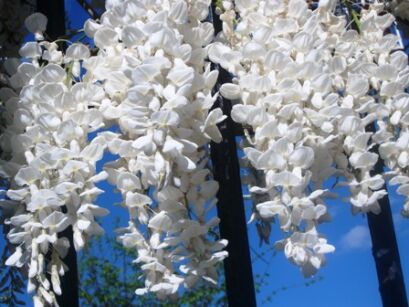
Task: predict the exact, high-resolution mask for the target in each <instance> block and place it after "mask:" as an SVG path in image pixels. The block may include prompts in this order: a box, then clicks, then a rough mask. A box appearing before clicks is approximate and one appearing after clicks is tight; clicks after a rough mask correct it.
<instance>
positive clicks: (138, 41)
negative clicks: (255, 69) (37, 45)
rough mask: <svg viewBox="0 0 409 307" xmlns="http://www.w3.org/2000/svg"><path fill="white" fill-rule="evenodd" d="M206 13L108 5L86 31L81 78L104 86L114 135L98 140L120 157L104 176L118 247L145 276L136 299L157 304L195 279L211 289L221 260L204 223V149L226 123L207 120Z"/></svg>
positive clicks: (189, 7)
mask: <svg viewBox="0 0 409 307" xmlns="http://www.w3.org/2000/svg"><path fill="white" fill-rule="evenodd" d="M209 4H210V1H207V0H205V1H180V0H179V1H138V2H136V1H111V2H110V3H109V5H108V6H107V11H106V12H105V13H104V14H103V16H102V18H101V22H100V23H96V22H94V21H92V20H89V21H88V22H87V23H86V24H85V31H86V33H87V34H88V35H90V36H91V37H93V39H94V41H95V44H96V46H97V47H98V48H99V53H98V55H97V56H96V57H94V58H90V59H88V60H86V61H85V65H84V66H85V68H86V69H87V73H86V75H85V77H84V78H85V79H86V80H90V81H91V82H97V81H103V83H102V84H103V88H104V90H105V92H106V94H107V97H106V98H105V99H104V100H103V101H102V103H101V106H100V111H101V112H102V114H103V116H104V118H105V120H106V121H107V122H111V123H113V124H115V125H118V127H119V132H118V133H114V132H105V133H104V134H103V135H104V137H105V139H106V143H107V144H108V149H109V151H110V152H111V153H113V154H115V155H118V156H119V159H118V160H116V161H114V162H111V163H107V164H106V165H105V170H106V171H107V173H108V174H109V177H108V180H109V182H110V183H112V184H114V185H115V186H116V187H117V189H118V190H119V191H120V192H121V194H122V196H123V199H124V203H123V206H124V207H125V208H127V209H128V211H129V216H130V220H129V225H128V227H126V228H123V229H120V230H119V240H120V241H121V242H122V244H123V245H124V246H126V247H129V248H136V249H137V250H138V255H139V257H138V258H137V259H136V260H135V262H136V263H141V264H142V269H143V270H144V272H145V277H146V279H145V288H142V289H138V290H137V294H144V293H146V292H147V291H151V292H155V293H156V294H157V296H158V297H159V298H164V297H166V296H175V295H177V292H178V290H179V288H180V286H181V285H184V286H185V287H186V288H191V287H192V286H193V285H195V284H196V282H197V281H199V280H200V279H202V278H203V279H205V280H208V281H210V282H213V283H217V272H216V266H215V264H216V263H217V262H220V261H221V260H223V259H224V258H225V257H226V255H227V252H226V251H221V249H222V248H223V247H225V245H226V242H225V240H221V241H216V242H215V241H214V240H213V239H212V238H210V237H209V230H210V229H212V228H213V227H214V226H217V224H218V219H217V218H213V219H211V220H207V219H206V215H207V213H208V212H209V211H210V210H211V209H212V207H213V206H214V205H215V203H216V199H215V194H216V192H217V190H218V184H217V182H216V181H214V180H212V179H211V174H210V173H209V170H208V169H207V159H208V157H207V153H208V143H209V141H210V140H213V141H216V142H219V141H221V134H220V132H219V130H218V128H217V126H216V125H217V124H218V123H219V122H221V121H223V120H224V119H225V116H224V115H223V113H222V111H221V109H213V110H211V111H210V109H211V107H212V105H213V103H214V101H215V99H216V97H217V96H216V95H212V88H213V86H214V84H215V82H216V80H217V76H218V72H217V71H211V70H210V63H209V62H206V61H205V58H206V56H207V54H206V49H204V47H205V46H206V45H208V44H209V43H210V42H211V40H212V38H213V26H212V24H211V23H209V22H202V21H203V20H204V19H205V18H206V17H207V14H208V7H209ZM141 229H146V230H145V231H142V230H141Z"/></svg>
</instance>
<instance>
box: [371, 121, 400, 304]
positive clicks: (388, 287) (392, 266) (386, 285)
mask: <svg viewBox="0 0 409 307" xmlns="http://www.w3.org/2000/svg"><path fill="white" fill-rule="evenodd" d="M368 130H369V131H371V132H374V131H375V127H374V125H371V126H370V127H369V128H368ZM373 152H375V153H379V152H378V146H375V147H374V148H373ZM383 168H384V164H383V161H382V159H381V158H380V157H379V159H378V162H377V163H376V165H375V168H374V170H373V171H372V172H371V175H376V174H382V173H383ZM384 189H386V187H385V186H384ZM379 205H380V207H381V213H379V214H373V213H371V212H370V213H368V214H367V216H368V226H369V231H370V233H371V240H372V255H373V257H374V260H375V265H376V272H377V275H378V282H379V292H380V294H381V298H382V304H383V307H408V299H407V295H406V290H405V281H404V278H403V272H402V266H401V263H400V256H399V248H398V243H397V241H396V234H395V228H394V225H393V219H392V211H391V206H390V203H389V198H388V195H385V196H384V197H383V198H382V199H381V200H379Z"/></svg>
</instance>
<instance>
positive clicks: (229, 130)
mask: <svg viewBox="0 0 409 307" xmlns="http://www.w3.org/2000/svg"><path fill="white" fill-rule="evenodd" d="M214 2H215V1H213V4H212V13H213V24H214V28H215V33H218V32H219V31H220V30H221V21H220V19H219V16H217V15H216V14H215V3H214ZM226 82H231V77H230V76H229V74H228V73H227V72H226V71H225V70H223V69H222V68H221V67H219V78H218V82H217V84H218V86H220V85H222V84H223V83H226ZM214 107H220V108H221V109H222V110H223V113H224V114H225V115H227V116H228V118H227V119H226V120H225V121H224V122H223V123H222V124H221V125H220V126H219V128H220V132H221V134H222V136H223V140H222V142H221V143H219V144H216V143H214V142H212V143H211V146H210V149H211V159H212V163H213V171H214V178H215V180H217V181H218V182H219V192H218V194H217V197H218V205H217V211H218V216H219V218H220V226H219V227H220V235H221V236H222V238H225V239H227V240H228V241H229V244H228V245H227V248H226V249H227V251H228V252H229V256H228V257H227V258H226V260H225V261H224V272H225V276H226V291H227V300H228V303H229V306H231V307H236V306H243V307H253V306H256V295H255V290H254V280H253V272H252V267H251V258H250V250H249V241H248V235H247V224H246V217H245V209H244V201H243V194H242V190H241V180H240V166H239V161H238V157H237V148H236V141H235V135H236V133H235V130H237V129H236V127H237V125H236V124H235V123H234V122H233V121H232V119H231V118H230V112H231V108H232V105H231V102H230V101H229V100H226V99H223V98H222V97H221V96H219V98H218V100H217V101H216V102H215V105H214Z"/></svg>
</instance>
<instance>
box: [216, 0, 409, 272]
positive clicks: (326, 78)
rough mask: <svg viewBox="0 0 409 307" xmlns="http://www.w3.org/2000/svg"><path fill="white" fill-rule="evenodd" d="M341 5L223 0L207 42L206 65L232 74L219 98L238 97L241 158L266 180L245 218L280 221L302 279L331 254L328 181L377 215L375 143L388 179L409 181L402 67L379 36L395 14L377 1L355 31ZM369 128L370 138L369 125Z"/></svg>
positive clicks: (356, 208) (389, 40)
mask: <svg viewBox="0 0 409 307" xmlns="http://www.w3.org/2000/svg"><path fill="white" fill-rule="evenodd" d="M339 5H342V3H338V2H337V1H320V2H319V4H318V8H317V9H315V10H313V9H311V8H310V7H309V6H308V4H307V3H306V2H305V1H303V0H290V1H279V2H276V1H248V0H238V1H234V2H232V1H223V2H222V7H221V8H219V9H220V11H221V12H222V14H221V16H220V17H221V19H222V20H223V33H221V34H220V35H219V37H218V42H215V43H214V44H212V45H211V46H210V47H209V57H210V59H211V60H212V61H215V62H217V63H219V64H220V65H221V66H222V67H223V68H224V69H226V70H227V71H228V72H230V73H231V74H232V75H233V76H234V79H233V83H229V84H224V85H223V86H222V87H221V89H220V92H221V94H222V95H223V96H224V97H225V98H227V99H231V100H234V101H237V103H236V104H235V105H234V107H233V110H232V118H233V120H234V121H236V122H238V123H240V124H242V125H243V126H244V128H245V132H246V136H247V141H248V143H249V144H251V146H250V147H245V148H244V152H245V155H246V158H247V159H248V160H249V162H250V164H251V166H252V167H254V168H255V169H257V170H259V171H262V172H263V173H264V175H265V185H264V186H257V185H253V186H252V187H251V188H250V192H251V193H253V194H262V195H267V196H268V201H263V202H261V203H259V204H257V206H256V210H255V212H254V214H253V218H258V219H261V220H263V221H267V222H268V221H271V220H272V219H273V218H278V219H279V221H280V225H281V229H282V230H283V231H285V232H286V233H288V237H287V238H286V239H284V240H283V241H280V242H277V246H278V247H281V248H283V249H284V252H285V255H286V256H287V258H289V259H290V260H291V261H292V262H293V263H295V264H297V265H299V266H300V267H301V269H302V271H303V273H304V275H306V276H310V275H312V274H314V273H315V272H316V271H317V270H318V269H319V268H320V267H321V266H322V265H323V264H324V262H325V257H324V255H325V254H326V253H328V252H332V251H333V250H334V247H333V246H332V245H329V244H327V241H326V240H325V239H324V238H323V237H322V235H320V234H319V233H318V231H317V228H316V227H317V225H318V224H320V223H321V222H323V221H326V220H328V218H329V215H328V212H327V208H326V206H325V203H324V200H325V198H326V197H328V196H333V195H332V194H329V193H328V191H326V190H325V189H323V183H324V181H326V180H327V179H329V178H330V177H332V176H337V177H342V178H344V181H343V182H341V183H340V185H346V186H348V187H349V189H350V192H351V194H350V196H349V198H348V202H349V203H350V204H351V205H352V210H353V212H354V213H357V212H364V213H366V212H374V213H379V211H380V206H379V204H378V200H379V199H381V198H382V197H383V196H384V195H385V194H386V191H385V189H384V178H383V177H382V176H381V175H372V173H371V171H372V170H373V169H374V167H375V164H376V163H377V161H378V159H379V157H378V154H377V153H375V152H373V151H372V150H371V149H372V148H373V147H374V146H376V145H377V144H382V146H381V148H383V150H381V152H382V158H385V159H388V160H389V161H390V162H388V166H389V167H391V168H393V169H394V170H395V171H396V173H398V174H399V176H398V177H395V178H394V179H393V181H392V182H391V183H395V182H396V183H404V184H407V183H408V182H409V180H408V179H407V177H406V175H404V174H405V167H406V166H407V165H406V156H407V153H406V151H407V146H408V143H407V142H405V140H406V139H408V137H407V136H406V134H405V130H404V128H402V125H404V124H403V122H404V119H405V116H404V115H405V114H407V111H406V109H405V107H406V104H405V102H406V101H407V97H409V96H408V95H407V94H406V93H404V89H405V88H406V87H407V85H408V78H407V74H408V71H409V68H408V65H407V57H406V55H405V54H404V53H403V52H402V51H398V50H397V48H398V44H397V37H396V36H394V35H392V34H387V35H385V34H384V33H385V31H386V29H388V27H389V26H390V25H391V24H392V22H393V21H394V19H393V16H392V15H390V14H383V11H384V5H383V4H380V3H378V4H376V3H375V4H371V5H367V8H366V9H365V8H363V9H362V10H361V12H360V14H361V17H360V24H359V25H358V26H359V27H360V28H358V29H352V28H351V27H350V24H351V21H350V20H349V19H348V16H344V15H336V14H335V9H336V8H337V6H339ZM341 9H342V8H341ZM341 11H342V10H341ZM395 112H397V114H396V115H394V116H393V114H394V113H395ZM376 121H377V123H378V125H379V129H378V131H377V132H376V133H374V132H373V131H371V129H368V127H373V125H374V123H375V122H376ZM405 127H406V126H405ZM397 135H398V136H399V137H398V138H397ZM386 141H388V142H387V143H385V142H386ZM386 147H387V148H388V149H386ZM397 161H400V162H397ZM408 161H409V160H408ZM408 186H409V185H408ZM406 190H408V191H409V189H407V188H406V185H402V186H401V187H400V188H399V190H398V192H400V193H401V194H405V193H406ZM405 195H407V193H406V194H405ZM405 209H407V204H406V205H405Z"/></svg>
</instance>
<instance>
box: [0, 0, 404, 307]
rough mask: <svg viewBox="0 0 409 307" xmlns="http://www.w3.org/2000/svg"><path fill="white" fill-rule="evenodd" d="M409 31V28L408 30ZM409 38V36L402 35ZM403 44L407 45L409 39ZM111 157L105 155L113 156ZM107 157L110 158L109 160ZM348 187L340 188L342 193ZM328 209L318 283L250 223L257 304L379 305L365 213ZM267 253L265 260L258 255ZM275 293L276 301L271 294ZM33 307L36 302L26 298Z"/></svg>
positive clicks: (122, 213)
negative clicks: (331, 248)
mask: <svg viewBox="0 0 409 307" xmlns="http://www.w3.org/2000/svg"><path fill="white" fill-rule="evenodd" d="M65 2H66V10H67V12H68V16H69V17H70V21H71V26H72V28H74V29H79V28H81V27H82V25H83V22H84V21H85V20H86V18H87V15H86V13H85V11H84V10H83V9H82V8H81V7H80V6H79V5H78V4H77V2H76V1H74V0H66V1H65ZM404 30H405V32H407V33H408V34H409V31H407V28H406V29H404ZM403 36H406V37H409V35H403ZM404 44H405V45H406V46H408V44H409V40H408V39H405V40H404ZM112 158H113V157H111V156H109V157H106V158H105V159H108V160H109V159H112ZM105 161H106V160H105ZM100 187H102V188H103V189H105V190H106V193H105V194H103V195H102V196H101V197H100V199H99V203H100V204H101V205H102V206H103V207H106V208H108V209H109V210H110V211H111V215H109V216H108V217H105V218H104V219H103V227H104V228H105V229H106V231H107V232H108V233H111V234H113V226H112V225H113V224H114V221H115V220H116V218H117V217H119V218H120V220H121V224H122V225H126V223H127V222H126V221H127V212H126V210H124V209H122V208H120V207H117V206H114V205H113V204H114V203H117V202H120V200H121V197H120V195H119V194H118V193H114V191H113V189H112V187H111V186H110V185H109V184H107V183H102V184H101V185H100ZM393 191H394V189H392V193H390V200H391V206H392V211H393V214H394V222H395V229H396V235H397V239H398V244H399V249H400V255H401V262H402V265H403V271H404V275H405V276H406V280H405V282H406V290H407V293H409V287H408V286H409V261H408V259H409V220H407V219H406V220H405V219H403V218H402V217H401V216H400V214H399V212H400V210H401V208H402V202H403V198H402V197H400V196H398V195H397V194H396V193H394V192H393ZM345 193H346V192H345V191H342V190H340V194H341V195H345ZM246 208H247V212H246V214H247V218H248V219H249V216H250V214H251V204H250V203H249V202H248V203H246ZM328 208H329V211H330V212H331V215H332V216H333V221H332V222H331V223H328V224H323V225H321V226H320V228H319V229H320V231H321V232H322V233H323V234H325V236H326V237H327V238H328V241H329V242H330V243H331V244H333V245H335V246H336V252H335V253H334V254H330V255H328V257H327V265H326V266H325V267H324V268H322V269H321V270H320V272H319V273H318V275H317V277H318V278H315V280H316V282H315V283H313V284H311V285H309V286H307V285H305V283H306V282H309V281H311V280H308V279H304V278H303V276H302V274H301V272H300V270H299V269H298V268H297V267H296V266H295V265H292V264H291V263H290V262H289V261H288V260H287V259H286V258H285V256H284V254H283V253H282V252H278V253H276V254H275V253H273V251H272V245H268V246H267V245H263V246H262V247H259V239H258V235H257V232H256V228H255V224H250V225H248V230H249V238H250V245H251V248H252V250H255V251H256V252H257V255H256V254H255V253H254V252H251V254H252V258H253V271H254V274H255V275H256V274H259V275H263V274H265V273H267V274H268V276H265V277H264V282H263V283H262V284H261V291H260V293H259V294H258V295H257V303H258V306H287V307H292V306H301V305H302V306H303V307H329V306H331V307H345V306H348V307H378V306H381V300H380V295H379V292H378V282H377V276H376V271H375V264H374V260H373V258H372V254H371V243H370V242H371V241H370V236H369V232H368V227H367V220H366V217H365V216H364V215H356V216H353V215H352V214H351V211H350V205H349V204H347V203H343V202H341V201H340V200H332V201H329V202H328ZM282 237H283V234H282V233H281V231H280V230H279V227H278V226H277V225H273V229H272V236H271V240H270V241H271V242H272V243H274V242H275V241H276V240H279V239H281V238H282ZM3 244H4V242H2V244H0V245H3ZM259 256H262V259H260V258H259ZM269 296H271V301H270V302H268V301H267V298H268V297H269ZM27 302H28V306H30V305H31V301H30V300H29V299H28V298H27Z"/></svg>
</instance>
